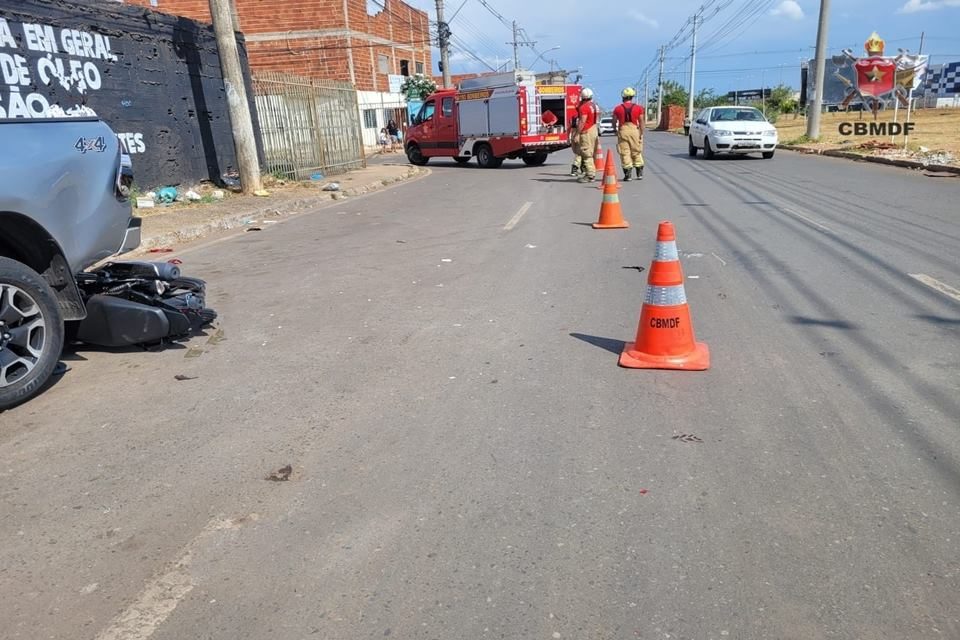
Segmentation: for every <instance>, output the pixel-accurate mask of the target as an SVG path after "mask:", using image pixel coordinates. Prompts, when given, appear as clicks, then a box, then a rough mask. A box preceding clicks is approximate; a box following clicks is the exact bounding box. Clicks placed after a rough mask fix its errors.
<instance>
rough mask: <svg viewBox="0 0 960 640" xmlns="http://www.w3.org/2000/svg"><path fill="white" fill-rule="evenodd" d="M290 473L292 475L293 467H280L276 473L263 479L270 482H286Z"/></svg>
mask: <svg viewBox="0 0 960 640" xmlns="http://www.w3.org/2000/svg"><path fill="white" fill-rule="evenodd" d="M292 473H293V467H292V466H291V465H289V464H288V465H287V466H285V467H280V468H279V469H277V470H276V471H274V472H273V473H271V474H270V475H268V476H267V477H266V478H265V479H266V480H269V481H271V482H286V481H287V480H289V479H290V474H292Z"/></svg>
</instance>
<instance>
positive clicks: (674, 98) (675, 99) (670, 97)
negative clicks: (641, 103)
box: [650, 80, 690, 107]
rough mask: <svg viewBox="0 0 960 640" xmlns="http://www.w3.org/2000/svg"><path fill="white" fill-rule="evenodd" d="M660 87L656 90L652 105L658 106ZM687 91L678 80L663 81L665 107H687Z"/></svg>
mask: <svg viewBox="0 0 960 640" xmlns="http://www.w3.org/2000/svg"><path fill="white" fill-rule="evenodd" d="M658 90H659V87H656V88H654V90H653V98H652V99H651V101H650V103H651V104H654V105H655V104H657V101H658V96H657V91H658ZM689 95H690V94H689V93H687V90H686V89H684V88H683V85H681V84H680V83H679V82H677V81H676V80H664V81H663V106H665V107H666V106H669V105H676V106H679V107H686V106H687V101H688V97H689Z"/></svg>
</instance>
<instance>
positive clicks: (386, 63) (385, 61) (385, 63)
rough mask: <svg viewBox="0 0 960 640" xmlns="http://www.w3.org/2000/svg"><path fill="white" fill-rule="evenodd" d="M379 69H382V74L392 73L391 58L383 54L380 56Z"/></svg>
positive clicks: (378, 58) (378, 60) (378, 57)
mask: <svg viewBox="0 0 960 640" xmlns="http://www.w3.org/2000/svg"><path fill="white" fill-rule="evenodd" d="M377 68H379V69H380V73H390V58H388V57H387V56H385V55H382V54H381V55H378V56H377Z"/></svg>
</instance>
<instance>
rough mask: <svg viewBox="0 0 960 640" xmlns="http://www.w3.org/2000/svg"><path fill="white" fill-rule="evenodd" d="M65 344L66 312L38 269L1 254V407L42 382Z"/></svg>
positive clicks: (24, 397) (15, 401) (15, 402)
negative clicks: (64, 318) (64, 320)
mask: <svg viewBox="0 0 960 640" xmlns="http://www.w3.org/2000/svg"><path fill="white" fill-rule="evenodd" d="M62 349H63V316H62V315H61V314H60V308H59V306H58V305H57V300H56V296H55V295H54V293H53V289H51V288H50V285H49V284H47V281H46V280H44V279H43V278H42V277H41V276H40V274H38V273H37V272H36V271H34V270H33V269H30V268H29V267H27V266H26V265H23V264H21V263H19V262H17V261H15V260H11V259H9V258H2V257H0V411H2V410H4V409H9V408H10V407H13V406H15V405H18V404H20V403H21V402H24V401H26V400H27V399H29V398H30V397H31V396H33V395H34V394H36V393H37V392H38V391H40V389H42V388H43V386H44V384H46V382H47V380H49V379H50V376H51V375H53V371H54V368H55V367H56V366H57V361H58V360H59V358H60V353H61V351H62Z"/></svg>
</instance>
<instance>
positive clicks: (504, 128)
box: [404, 72, 580, 168]
mask: <svg viewBox="0 0 960 640" xmlns="http://www.w3.org/2000/svg"><path fill="white" fill-rule="evenodd" d="M579 99H580V86H579V85H573V84H566V85H563V84H560V85H554V84H546V85H545V84H537V83H536V79H535V77H534V75H533V74H530V73H524V72H517V73H513V72H511V73H501V74H496V75H491V76H484V77H480V78H474V79H471V80H464V81H463V82H461V83H460V87H459V88H458V89H442V90H440V91H437V92H436V93H434V94H432V95H431V96H430V97H428V98H427V99H426V100H425V101H424V103H423V106H422V107H421V108H420V112H419V113H418V114H417V115H416V116H415V117H414V119H413V126H412V127H410V129H409V130H407V133H406V139H405V141H404V148H405V150H406V152H407V158H409V160H410V162H412V163H413V164H417V165H424V164H427V162H428V161H429V160H430V158H440V157H446V158H453V159H454V160H455V161H456V162H457V163H458V164H466V163H467V162H469V161H470V158H473V157H476V159H477V164H479V165H480V166H481V167H484V168H496V167H499V166H500V165H501V164H503V161H504V160H505V159H507V158H510V159H515V158H519V159H521V160H523V162H524V163H525V164H527V165H529V166H538V165H541V164H543V163H544V162H546V160H547V155H548V154H550V153H553V152H554V151H560V150H561V149H566V148H567V147H569V146H570V136H569V129H570V121H571V120H572V119H573V117H574V116H575V115H576V108H577V103H578V102H579Z"/></svg>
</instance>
